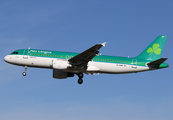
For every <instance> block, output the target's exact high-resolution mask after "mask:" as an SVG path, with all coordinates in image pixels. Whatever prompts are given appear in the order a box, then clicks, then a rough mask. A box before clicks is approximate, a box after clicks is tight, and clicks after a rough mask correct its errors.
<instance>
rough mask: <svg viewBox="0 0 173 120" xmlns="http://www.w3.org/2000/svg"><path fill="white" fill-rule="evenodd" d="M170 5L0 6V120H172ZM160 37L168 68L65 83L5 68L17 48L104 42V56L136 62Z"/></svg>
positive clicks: (40, 0) (44, 1) (50, 0)
mask: <svg viewBox="0 0 173 120" xmlns="http://www.w3.org/2000/svg"><path fill="white" fill-rule="evenodd" d="M172 4H173V2H172V1H170V0H152V1H146V0H141V1H138V0H131V1H129V0H121V1H116V0H87V1H81V0H73V1H72V0H66V1H62V0H61V1H60V0H36V1H33V0H30V1H28V0H27V1H26V0H15V1H13V0H1V1H0V23H1V25H0V51H1V54H0V58H1V60H0V66H1V67H0V76H1V77H0V119H1V120H23V119H25V120H31V119H32V120H39V119H40V120H47V119H51V120H57V119H61V120H81V119H82V120H105V119H109V120H115V119H119V120H146V119H147V120H163V119H166V120H172V119H173V114H172V113H173V101H172V100H173V96H172V95H173V87H172V85H173V81H172V71H173V68H172V59H173V57H172V49H171V48H172V44H173V42H172V39H173V36H172V31H173V27H172V26H173V22H172V21H173V17H172V12H173V7H172ZM158 35H167V36H168V38H167V42H166V44H165V48H164V50H163V53H162V57H168V58H169V59H168V60H167V61H166V62H167V63H169V65H170V67H169V68H166V69H161V70H156V71H149V72H143V73H137V74H122V75H107V74H101V75H95V76H91V75H85V76H84V83H83V84H82V85H78V84H77V79H78V78H77V76H75V77H74V78H68V79H65V80H58V79H53V78H52V70H49V69H38V68H29V69H28V71H27V76H26V77H23V76H22V72H23V71H24V68H23V67H19V66H13V65H10V64H7V63H5V62H4V61H3V58H4V56H5V55H7V54H10V53H11V52H13V51H14V50H17V49H23V48H29V47H30V48H33V49H45V50H57V51H67V52H82V51H84V50H86V49H88V48H89V47H91V46H93V45H95V44H97V43H102V42H107V44H106V47H103V48H101V50H100V52H101V53H102V54H104V55H115V56H125V57H126V56H130V57H134V56H137V55H138V54H139V53H140V52H142V51H143V50H144V49H145V48H146V47H147V46H148V45H149V44H150V43H151V42H152V41H153V40H154V39H155V38H156V37H157V36H158Z"/></svg>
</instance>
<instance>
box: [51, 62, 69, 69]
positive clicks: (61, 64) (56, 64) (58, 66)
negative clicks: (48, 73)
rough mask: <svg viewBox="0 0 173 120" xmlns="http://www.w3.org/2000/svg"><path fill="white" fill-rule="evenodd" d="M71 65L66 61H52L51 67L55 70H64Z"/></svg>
mask: <svg viewBox="0 0 173 120" xmlns="http://www.w3.org/2000/svg"><path fill="white" fill-rule="evenodd" d="M70 66H71V65H70V64H69V62H68V61H67V60H53V63H52V67H53V69H57V70H65V69H67V68H68V67H70Z"/></svg>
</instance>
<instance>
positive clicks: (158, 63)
mask: <svg viewBox="0 0 173 120" xmlns="http://www.w3.org/2000/svg"><path fill="white" fill-rule="evenodd" d="M167 59H168V58H160V59H158V60H155V61H153V62H150V63H148V64H147V65H148V66H153V67H159V66H160V65H161V64H162V63H163V62H165V61H166V60H167Z"/></svg>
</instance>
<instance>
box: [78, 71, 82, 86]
mask: <svg viewBox="0 0 173 120" xmlns="http://www.w3.org/2000/svg"><path fill="white" fill-rule="evenodd" d="M77 75H78V77H79V79H78V83H79V84H82V83H83V79H82V78H83V73H79V74H77Z"/></svg>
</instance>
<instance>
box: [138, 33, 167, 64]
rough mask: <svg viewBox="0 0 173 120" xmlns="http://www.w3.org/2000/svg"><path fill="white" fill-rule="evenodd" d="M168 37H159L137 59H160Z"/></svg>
mask: <svg viewBox="0 0 173 120" xmlns="http://www.w3.org/2000/svg"><path fill="white" fill-rule="evenodd" d="M166 39H167V36H163V35H160V36H158V37H157V38H156V39H155V40H154V41H153V42H152V43H151V44H150V45H149V46H148V47H147V48H146V49H145V50H144V51H143V52H142V53H141V54H140V55H138V56H137V57H136V58H137V59H144V60H151V61H154V60H157V59H160V57H161V55H162V51H163V48H164V45H165V42H166Z"/></svg>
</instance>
